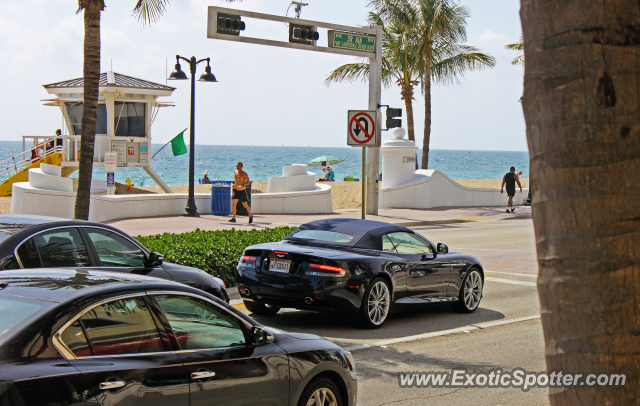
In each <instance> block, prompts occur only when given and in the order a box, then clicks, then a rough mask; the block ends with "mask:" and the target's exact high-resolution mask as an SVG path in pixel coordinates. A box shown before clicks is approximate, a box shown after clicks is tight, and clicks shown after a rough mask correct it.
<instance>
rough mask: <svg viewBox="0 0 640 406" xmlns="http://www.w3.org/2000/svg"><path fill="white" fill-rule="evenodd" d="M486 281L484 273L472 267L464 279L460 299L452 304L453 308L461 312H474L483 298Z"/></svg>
mask: <svg viewBox="0 0 640 406" xmlns="http://www.w3.org/2000/svg"><path fill="white" fill-rule="evenodd" d="M483 287H484V283H483V281H482V275H480V271H478V270H477V269H476V268H471V269H470V270H469V271H468V272H467V275H466V276H465V278H464V281H462V287H461V288H460V293H459V294H458V301H457V302H455V303H452V304H451V308H453V310H455V311H457V312H459V313H473V312H475V311H476V309H477V308H478V306H479V305H480V300H482V288H483Z"/></svg>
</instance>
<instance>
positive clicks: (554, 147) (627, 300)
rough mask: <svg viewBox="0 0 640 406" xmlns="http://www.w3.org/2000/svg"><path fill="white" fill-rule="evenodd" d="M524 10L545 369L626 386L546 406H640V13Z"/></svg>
mask: <svg viewBox="0 0 640 406" xmlns="http://www.w3.org/2000/svg"><path fill="white" fill-rule="evenodd" d="M521 6H522V8H521V11H520V15H521V19H522V27H523V31H524V43H525V44H526V48H525V54H526V55H525V59H526V64H525V83H524V84H525V87H524V97H523V109H524V114H525V118H526V124H527V140H528V144H529V153H530V159H531V169H530V170H531V175H530V176H531V185H532V188H533V208H532V209H533V221H534V225H535V233H536V241H537V255H538V264H539V268H540V271H539V276H538V294H539V297H540V305H541V314H542V327H543V330H544V338H545V343H546V350H545V355H546V361H547V369H548V370H564V371H572V372H578V373H591V372H593V373H596V374H600V373H604V374H608V373H613V372H618V373H626V374H628V378H627V387H626V388H624V389H621V388H611V387H595V386H594V387H588V386H586V385H583V386H573V387H566V388H563V389H551V390H550V394H549V397H550V401H551V405H563V406H565V405H581V406H589V405H623V404H626V405H630V404H638V402H639V401H640V362H639V361H638V360H639V357H638V353H639V352H640V347H639V346H638V342H639V341H638V335H639V334H640V307H639V306H638V300H639V299H638V298H639V297H640V278H639V277H638V270H639V269H640V221H639V219H640V204H638V202H639V201H640V187H638V179H637V178H638V173H640V142H639V140H640V125H639V124H638V123H640V112H639V110H638V100H639V99H640V92H639V88H638V83H640V65H639V64H638V63H637V55H640V43H639V42H638V41H637V40H633V39H634V38H635V39H637V38H638V30H637V27H639V26H640V17H639V16H640V7H639V5H638V2H637V0H608V1H604V2H603V1H601V0H583V1H581V2H578V3H576V2H573V3H569V2H565V4H564V5H563V7H564V8H563V9H562V12H561V13H559V12H558V2H557V1H555V0H521ZM584 10H589V13H584V12H583V11H584ZM540 27H544V29H540Z"/></svg>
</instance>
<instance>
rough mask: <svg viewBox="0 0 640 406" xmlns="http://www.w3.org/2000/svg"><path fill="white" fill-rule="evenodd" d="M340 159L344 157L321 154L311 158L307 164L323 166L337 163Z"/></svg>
mask: <svg viewBox="0 0 640 406" xmlns="http://www.w3.org/2000/svg"><path fill="white" fill-rule="evenodd" d="M342 161H344V159H340V158H336V157H335V156H331V155H322V156H319V157H317V158H315V159H313V160H311V162H309V163H308V164H307V165H309V166H323V164H324V165H325V166H326V165H335V164H339V163H340V162H342Z"/></svg>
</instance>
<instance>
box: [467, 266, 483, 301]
mask: <svg viewBox="0 0 640 406" xmlns="http://www.w3.org/2000/svg"><path fill="white" fill-rule="evenodd" d="M481 298H482V278H481V277H480V273H479V272H478V271H476V270H473V271H471V273H470V274H469V275H468V276H467V279H466V280H465V282H464V305H465V306H466V308H467V309H469V310H474V309H475V308H476V307H478V305H479V304H480V299H481Z"/></svg>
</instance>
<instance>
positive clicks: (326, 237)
mask: <svg viewBox="0 0 640 406" xmlns="http://www.w3.org/2000/svg"><path fill="white" fill-rule="evenodd" d="M291 237H293V238H298V239H302V240H316V241H327V242H339V243H347V242H351V240H353V236H352V235H349V234H343V233H337V232H335V231H324V230H300V231H298V232H297V233H295V234H293V235H292V236H291Z"/></svg>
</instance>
